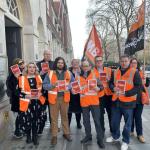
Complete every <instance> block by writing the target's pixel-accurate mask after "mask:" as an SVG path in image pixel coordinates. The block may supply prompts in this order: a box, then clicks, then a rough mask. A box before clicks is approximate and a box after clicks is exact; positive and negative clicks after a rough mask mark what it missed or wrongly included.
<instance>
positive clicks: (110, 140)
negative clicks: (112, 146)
mask: <svg viewBox="0 0 150 150" xmlns="http://www.w3.org/2000/svg"><path fill="white" fill-rule="evenodd" d="M119 141H120V139H114V138H113V137H112V136H110V137H108V138H107V139H106V142H107V143H111V142H119Z"/></svg>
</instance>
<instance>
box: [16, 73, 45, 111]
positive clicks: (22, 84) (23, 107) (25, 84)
mask: <svg viewBox="0 0 150 150" xmlns="http://www.w3.org/2000/svg"><path fill="white" fill-rule="evenodd" d="M35 79H36V83H37V85H36V87H37V89H38V90H39V91H41V90H42V79H41V77H40V75H35ZM19 88H20V89H21V92H22V93H24V94H31V88H30V85H29V81H28V77H27V76H20V77H19ZM39 100H40V102H41V104H44V103H45V98H44V97H43V96H42V95H41V96H40V97H39ZM29 103H30V99H27V98H20V111H23V112H26V111H27V110H28V106H29Z"/></svg>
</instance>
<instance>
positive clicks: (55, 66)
mask: <svg viewBox="0 0 150 150" xmlns="http://www.w3.org/2000/svg"><path fill="white" fill-rule="evenodd" d="M59 60H62V61H63V62H64V68H63V70H64V71H66V70H67V65H66V62H65V60H64V58H63V57H57V58H56V59H55V61H54V64H53V70H57V63H58V61H59Z"/></svg>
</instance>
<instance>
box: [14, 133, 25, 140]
mask: <svg viewBox="0 0 150 150" xmlns="http://www.w3.org/2000/svg"><path fill="white" fill-rule="evenodd" d="M13 136H14V137H15V138H17V139H20V138H22V137H23V134H22V133H20V132H15V133H14V135H13Z"/></svg>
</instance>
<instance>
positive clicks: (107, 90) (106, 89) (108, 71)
mask: <svg viewBox="0 0 150 150" xmlns="http://www.w3.org/2000/svg"><path fill="white" fill-rule="evenodd" d="M94 69H95V70H96V71H98V70H97V69H96V68H94ZM103 72H104V73H106V77H107V78H108V79H110V78H111V74H112V70H111V68H108V67H104V70H103ZM99 76H100V73H99ZM99 78H100V77H99ZM101 82H102V84H103V87H104V90H102V91H100V92H99V97H103V96H104V95H107V96H109V95H112V94H113V93H112V91H111V90H110V88H109V83H108V82H104V81H101Z"/></svg>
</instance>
